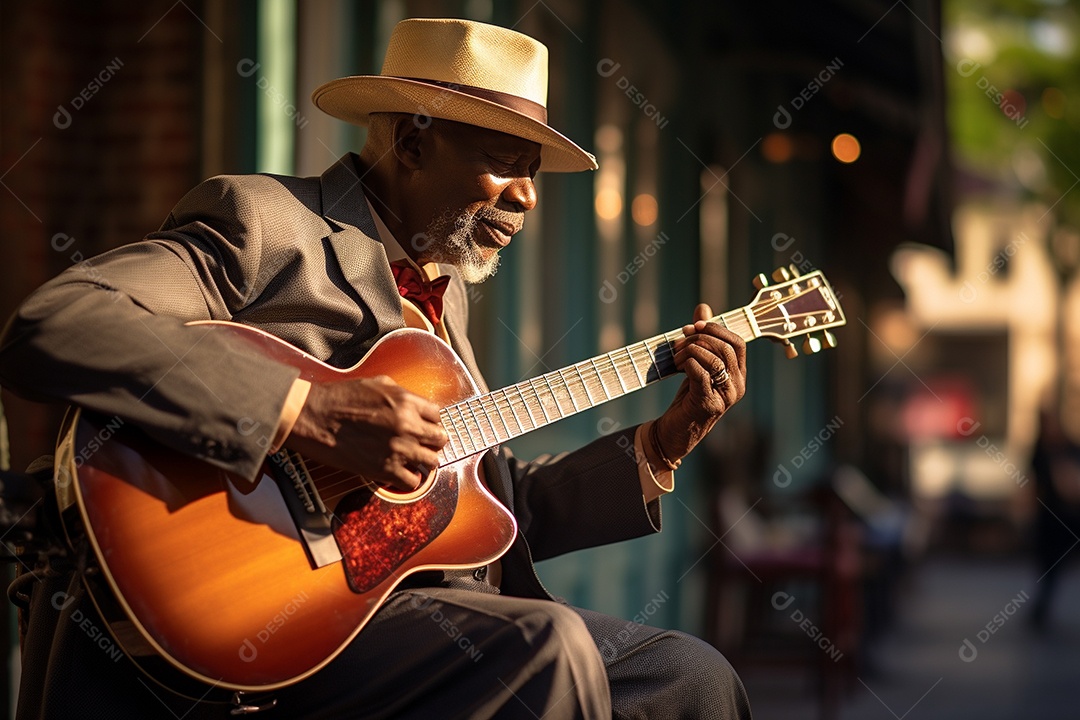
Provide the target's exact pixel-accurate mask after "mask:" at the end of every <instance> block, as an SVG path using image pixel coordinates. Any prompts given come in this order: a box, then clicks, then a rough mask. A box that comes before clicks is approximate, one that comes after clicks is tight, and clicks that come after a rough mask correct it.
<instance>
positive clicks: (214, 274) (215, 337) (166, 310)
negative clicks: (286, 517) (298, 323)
mask: <svg viewBox="0 0 1080 720" xmlns="http://www.w3.org/2000/svg"><path fill="white" fill-rule="evenodd" d="M259 207H260V200H259V197H258V192H257V188H256V189H255V190H252V189H251V188H250V187H246V186H245V183H243V182H241V181H239V180H237V179H235V178H225V177H220V178H213V179H211V180H208V181H206V182H205V183H203V184H201V185H200V186H198V187H197V188H195V189H194V190H192V191H191V192H190V193H188V195H187V196H185V197H184V199H183V200H181V201H180V203H179V204H178V205H177V207H176V208H175V209H174V211H173V213H172V214H171V215H170V217H169V220H168V221H167V222H166V224H165V225H164V226H163V228H162V230H160V231H158V232H156V233H152V234H151V235H149V236H147V238H146V239H145V240H143V241H141V242H137V243H133V244H131V245H127V246H124V247H121V248H118V249H116V250H113V251H110V252H107V253H105V254H103V255H100V256H98V257H96V258H93V259H91V260H86V261H84V262H82V263H79V264H78V265H75V266H73V267H71V268H69V269H68V270H66V271H65V272H63V273H62V274H61V275H59V276H58V277H56V278H54V279H53V280H51V281H50V282H48V283H46V284H45V285H43V286H42V287H41V288H39V289H38V290H37V291H36V292H34V293H33V294H32V295H31V296H30V297H29V298H28V299H27V300H26V301H24V303H23V304H22V306H21V307H20V308H19V309H18V310H17V311H16V313H15V315H14V316H13V317H12V318H11V319H10V320H9V322H8V325H7V327H6V328H5V330H4V333H3V337H2V338H0V383H2V384H3V385H4V386H5V387H8V388H9V389H11V390H13V391H15V392H16V393H18V394H20V395H22V396H24V397H26V398H28V399H32V400H39V401H62V402H68V403H72V404H76V405H79V406H81V407H84V408H87V409H90V410H93V411H96V412H99V413H103V414H105V415H109V416H119V417H121V418H123V419H125V420H129V421H131V422H132V423H134V424H136V425H139V426H140V427H142V428H143V429H144V430H145V431H146V432H147V433H148V434H149V435H150V436H151V437H153V438H155V439H156V440H158V441H159V442H161V443H163V444H165V445H166V446H169V447H171V448H173V449H176V450H179V451H181V452H184V453H186V454H189V455H193V456H195V457H198V458H201V459H203V460H206V461H208V462H210V463H213V464H215V465H218V466H219V467H222V468H225V469H227V470H230V471H232V472H235V473H237V474H239V475H242V476H244V477H247V478H254V477H255V476H256V474H257V472H258V469H259V467H260V466H261V464H262V461H263V459H264V457H265V443H262V442H260V438H261V435H260V434H259V433H252V432H250V428H252V427H264V428H274V427H276V424H277V420H278V417H279V414H280V411H281V407H282V405H283V404H284V401H285V397H286V395H287V393H288V391H289V388H290V386H291V384H292V381H293V379H294V378H295V377H296V376H297V375H298V371H297V370H295V369H293V368H291V367H288V366H286V365H282V364H280V363H277V362H274V361H270V360H268V359H265V358H263V357H261V356H260V355H258V354H257V353H256V352H255V351H253V350H250V349H247V348H239V347H235V346H234V345H233V344H231V343H229V342H227V341H226V339H225V338H224V337H223V336H222V335H220V334H219V333H218V332H216V331H215V330H214V329H213V328H210V327H200V326H185V322H188V321H192V320H208V319H215V320H229V319H231V318H232V315H233V313H235V312H236V311H237V310H238V309H240V308H241V307H243V306H244V304H245V303H246V302H247V301H248V298H249V297H250V296H251V294H252V293H253V292H255V290H256V289H257V286H258V284H259V277H260V266H261V260H262V245H263V237H262V232H263V231H262V224H261V223H260V218H259ZM269 432H270V433H271V434H272V430H270V431H269Z"/></svg>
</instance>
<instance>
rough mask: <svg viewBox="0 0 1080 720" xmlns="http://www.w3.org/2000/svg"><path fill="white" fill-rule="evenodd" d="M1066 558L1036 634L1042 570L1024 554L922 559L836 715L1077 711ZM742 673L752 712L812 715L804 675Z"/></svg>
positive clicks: (1075, 592) (1077, 589)
mask: <svg viewBox="0 0 1080 720" xmlns="http://www.w3.org/2000/svg"><path fill="white" fill-rule="evenodd" d="M1072 554H1075V555H1077V556H1078V557H1080V548H1074V550H1073V553H1072ZM1069 559H1070V560H1072V561H1073V562H1071V563H1070V565H1069V566H1068V567H1067V568H1066V569H1065V570H1064V571H1063V573H1062V578H1061V582H1060V586H1059V588H1058V594H1057V597H1056V598H1055V602H1054V607H1053V612H1052V615H1051V620H1050V622H1049V623H1048V627H1047V630H1046V631H1045V632H1043V633H1041V634H1037V633H1035V632H1033V631H1032V629H1031V627H1030V625H1029V623H1028V618H1029V615H1030V612H1031V605H1032V604H1033V600H1034V597H1035V588H1036V587H1037V586H1036V580H1037V577H1038V576H1037V575H1036V574H1035V572H1034V570H1033V568H1032V566H1031V565H1029V564H1025V563H1024V561H1023V560H1022V559H1016V560H992V559H978V558H974V559H959V558H948V559H934V560H928V561H926V562H925V563H924V564H923V566H922V567H921V568H919V569H917V570H915V571H914V574H913V582H911V583H910V584H909V588H908V590H907V594H906V596H905V597H904V598H902V599H901V601H900V605H899V608H900V609H899V613H898V615H899V616H898V618H897V621H896V623H895V625H894V627H893V628H892V629H891V630H890V632H889V633H888V634H887V635H886V637H884V638H883V639H882V640H880V641H879V642H878V643H877V644H876V646H874V647H872V648H871V649H870V651H869V653H868V654H869V657H868V658H867V662H865V663H864V664H863V667H862V668H861V669H860V672H859V677H858V678H857V679H856V680H855V684H854V687H853V688H852V689H851V691H850V692H849V694H848V695H847V696H846V698H845V701H844V705H843V709H842V712H841V713H840V719H841V720H878V719H879V718H880V719H881V720H890V719H892V720H956V719H957V718H977V719H978V720H1017V719H1018V718H1023V719H1025V720H1026V719H1027V718H1032V719H1033V720H1076V719H1077V718H1080V565H1078V564H1077V563H1076V558H1074V557H1070V558H1069ZM988 625H989V627H988ZM965 641H967V642H965ZM744 680H745V681H746V683H747V689H748V691H749V693H750V701H751V707H753V709H754V717H755V718H756V720H804V719H805V720H814V719H815V718H816V717H817V716H816V714H815V708H816V703H815V696H814V694H813V683H812V678H810V677H809V676H808V675H807V674H805V673H803V674H801V675H796V674H794V673H787V672H785V673H777V672H773V671H768V670H762V669H757V668H749V669H748V670H747V672H746V673H745V674H744Z"/></svg>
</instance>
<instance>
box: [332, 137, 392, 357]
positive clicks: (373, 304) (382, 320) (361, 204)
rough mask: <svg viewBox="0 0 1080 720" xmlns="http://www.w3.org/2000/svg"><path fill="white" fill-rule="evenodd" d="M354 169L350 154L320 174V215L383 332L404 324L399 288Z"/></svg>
mask: <svg viewBox="0 0 1080 720" xmlns="http://www.w3.org/2000/svg"><path fill="white" fill-rule="evenodd" d="M356 169H357V163H356V156H355V155H354V154H352V153H349V154H347V155H345V156H343V157H342V158H341V159H339V160H338V161H337V162H336V163H334V164H333V165H331V166H330V167H329V168H328V169H327V170H326V172H324V173H323V174H322V177H321V178H320V184H321V188H320V189H321V193H322V215H323V217H324V218H325V219H326V222H327V224H328V225H329V226H330V230H331V232H330V235H329V236H328V238H327V240H328V241H329V243H330V247H331V248H333V251H334V255H335V257H336V258H337V262H338V266H339V267H340V268H341V272H342V274H343V275H344V276H345V279H346V280H347V281H348V283H349V285H350V286H351V287H352V289H353V291H354V292H355V293H356V296H357V297H358V298H360V299H361V302H363V303H364V304H365V305H367V306H368V308H369V309H370V310H371V313H372V315H373V316H374V317H375V320H376V323H377V324H378V333H377V334H376V337H382V336H383V335H384V334H386V333H388V332H390V331H391V330H395V329H397V328H400V327H403V323H402V320H401V297H400V296H399V295H398V294H397V292H396V290H395V288H396V286H395V284H394V277H393V275H391V273H390V263H389V261H388V260H387V259H386V250H385V249H384V248H383V245H382V243H381V242H379V240H378V237H379V233H378V231H377V230H376V229H375V221H374V220H373V219H372V218H371V214H370V213H369V212H368V207H367V200H366V199H365V197H364V188H363V186H362V185H361V183H360V178H359V176H358V175H357V172H356ZM374 339H375V338H365V341H367V342H368V343H370V342H371V341H374Z"/></svg>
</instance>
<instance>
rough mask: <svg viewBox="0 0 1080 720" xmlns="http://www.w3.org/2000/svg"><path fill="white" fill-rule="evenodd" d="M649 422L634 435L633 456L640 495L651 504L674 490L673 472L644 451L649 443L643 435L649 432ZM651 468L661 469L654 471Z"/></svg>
mask: <svg viewBox="0 0 1080 720" xmlns="http://www.w3.org/2000/svg"><path fill="white" fill-rule="evenodd" d="M651 422H654V421H650V422H648V423H645V424H644V425H641V426H639V427H638V429H637V432H635V433H634V455H635V456H636V457H637V459H638V462H637V466H638V480H640V481H641V495H642V497H644V498H645V502H646V503H649V502H652V501H653V500H655V499H656V498H658V497H660V496H661V495H667V494H668V493H669V492H671V491H673V490H674V489H675V472H674V471H672V470H668V469H667V467H666V466H665V465H664V464H663V462H662V461H661V460H659V459H658V458H651V457H650V455H649V453H648V452H647V451H646V448H647V447H648V446H649V443H648V440H647V437H648V436H647V435H646V434H645V433H647V432H648V431H649V426H650V424H651ZM653 468H663V469H662V470H654V469H653Z"/></svg>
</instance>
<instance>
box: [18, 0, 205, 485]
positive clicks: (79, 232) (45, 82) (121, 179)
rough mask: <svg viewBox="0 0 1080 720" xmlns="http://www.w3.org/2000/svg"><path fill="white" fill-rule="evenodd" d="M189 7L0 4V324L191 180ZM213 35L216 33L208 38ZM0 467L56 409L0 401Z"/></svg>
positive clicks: (195, 118)
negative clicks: (0, 430) (0, 407)
mask: <svg viewBox="0 0 1080 720" xmlns="http://www.w3.org/2000/svg"><path fill="white" fill-rule="evenodd" d="M202 10H203V3H202V2H201V1H200V0H195V1H192V0H187V2H186V4H185V3H175V2H174V0H162V1H160V2H158V1H156V0H150V1H145V0H144V1H143V2H138V3H131V2H122V1H121V0H106V1H104V2H95V3H78V2H60V1H59V0H37V1H36V2H32V3H4V4H3V5H0V68H2V73H3V75H2V86H0V95H2V99H3V102H2V103H0V182H2V183H3V186H2V187H0V278H2V282H0V315H2V316H3V317H4V318H7V317H8V316H9V315H10V314H11V312H12V311H13V310H14V308H15V307H16V306H17V304H18V303H19V301H20V300H21V299H22V298H23V297H25V296H26V295H27V294H28V293H29V292H30V291H32V290H33V289H34V288H35V287H36V286H37V285H39V284H41V283H42V282H43V281H45V280H46V279H48V278H49V277H51V276H53V275H55V274H57V273H58V272H60V271H61V270H63V269H64V268H65V267H67V266H69V265H71V264H72V262H77V261H78V259H79V258H80V257H89V256H92V255H94V254H97V253H99V252H101V251H103V250H106V249H109V248H112V247H116V246H118V245H121V244H124V243H127V242H131V241H133V240H137V239H139V238H141V237H142V236H143V235H145V234H146V233H147V232H148V231H150V230H152V229H154V228H156V227H157V226H158V225H159V224H160V223H161V222H162V220H164V218H165V216H166V215H167V214H168V211H169V209H170V208H171V207H172V205H173V204H175V202H176V201H177V200H178V199H179V198H180V197H181V196H182V195H183V194H184V192H186V191H187V190H188V188H190V187H191V186H192V185H193V184H194V183H195V182H196V181H197V180H198V179H199V174H200V168H199V163H200V157H199V152H198V148H199V140H200V127H199V125H200V117H201V116H200V109H201V99H200V95H201V76H202V57H203V45H204V43H206V42H218V41H217V40H215V37H214V35H213V33H212V31H209V30H208V29H207V28H206V26H204V25H203V23H202V21H200V19H199V18H198V17H197V15H198V14H200V13H201V12H202ZM219 34H220V31H219ZM3 400H4V405H5V410H6V413H5V414H6V415H7V417H8V419H9V422H10V425H11V442H12V466H13V467H16V468H18V467H21V466H25V464H26V462H27V461H28V460H29V459H32V458H33V457H35V456H36V455H37V454H40V453H41V452H47V451H49V450H50V449H51V445H52V442H53V436H54V433H55V427H56V425H55V420H56V417H57V415H56V412H55V411H47V410H44V409H42V408H40V407H39V406H34V405H31V404H29V403H25V402H23V401H20V400H18V399H17V398H14V397H13V396H12V395H11V394H10V393H6V392H5V393H4V396H3Z"/></svg>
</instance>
